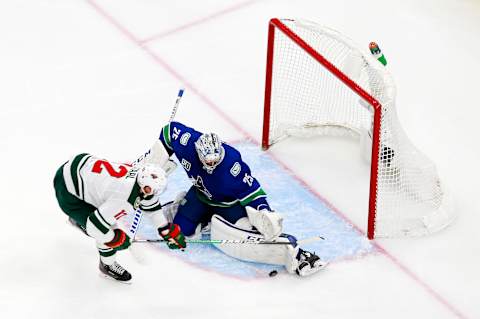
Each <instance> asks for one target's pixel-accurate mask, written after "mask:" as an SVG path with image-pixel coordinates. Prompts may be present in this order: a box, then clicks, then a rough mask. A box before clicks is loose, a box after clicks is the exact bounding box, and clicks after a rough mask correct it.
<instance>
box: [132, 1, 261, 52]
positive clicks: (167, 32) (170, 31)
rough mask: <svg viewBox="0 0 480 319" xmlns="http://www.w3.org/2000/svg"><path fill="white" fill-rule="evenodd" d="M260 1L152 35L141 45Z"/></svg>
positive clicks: (243, 3) (246, 3)
mask: <svg viewBox="0 0 480 319" xmlns="http://www.w3.org/2000/svg"><path fill="white" fill-rule="evenodd" d="M258 1H259V0H250V1H245V2H241V3H237V4H236V5H233V6H231V7H228V8H225V9H223V10H221V11H218V12H215V13H212V14H210V15H208V16H205V17H203V18H200V19H198V20H195V21H191V22H189V23H186V24H184V25H181V26H178V27H176V28H173V29H170V30H167V31H163V32H161V33H158V34H156V35H152V36H150V37H148V38H145V39H143V40H140V43H142V44H145V43H149V42H152V41H155V40H159V39H162V38H164V37H167V36H169V35H172V34H174V33H177V32H179V31H183V30H185V29H188V28H191V27H193V26H196V25H199V24H202V23H205V22H207V21H210V20H213V19H215V18H218V17H220V16H223V15H226V14H228V13H231V12H234V11H237V10H239V9H242V8H244V7H247V6H249V5H252V4H254V3H256V2H258Z"/></svg>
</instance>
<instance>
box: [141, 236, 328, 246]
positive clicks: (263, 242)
mask: <svg viewBox="0 0 480 319" xmlns="http://www.w3.org/2000/svg"><path fill="white" fill-rule="evenodd" d="M319 240H325V238H324V237H322V236H313V237H310V238H305V239H302V240H297V244H299V245H300V244H308V243H311V242H315V241H319ZM164 241H165V240H163V239H161V238H156V239H134V240H133V241H132V243H161V242H164ZM185 241H186V242H187V243H188V244H215V245H225V244H251V245H292V243H291V242H278V241H267V240H250V239H241V240H237V239H186V240H185Z"/></svg>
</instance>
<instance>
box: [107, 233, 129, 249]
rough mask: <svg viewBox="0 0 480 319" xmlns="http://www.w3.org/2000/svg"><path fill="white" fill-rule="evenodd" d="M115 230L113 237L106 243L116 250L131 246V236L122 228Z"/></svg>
mask: <svg viewBox="0 0 480 319" xmlns="http://www.w3.org/2000/svg"><path fill="white" fill-rule="evenodd" d="M113 232H114V233H115V235H114V236H113V239H112V240H111V241H109V242H108V243H105V245H106V246H108V247H110V248H112V249H114V250H123V249H127V248H128V247H129V246H130V237H128V235H127V234H125V232H124V231H123V230H121V229H114V230H113Z"/></svg>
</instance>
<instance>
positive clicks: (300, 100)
mask: <svg viewBox="0 0 480 319" xmlns="http://www.w3.org/2000/svg"><path fill="white" fill-rule="evenodd" d="M281 23H283V24H284V25H285V26H286V27H287V28H288V29H290V30H291V31H293V33H295V34H296V35H297V36H299V37H300V38H301V39H302V40H303V41H305V42H306V43H307V44H308V45H309V46H310V47H312V48H313V49H314V50H315V51H316V52H318V53H319V54H321V55H322V56H323V57H324V58H326V60H328V61H329V62H330V63H331V64H333V65H334V66H335V67H336V68H337V69H339V70H340V71H341V72H342V73H343V74H345V75H346V76H347V77H349V78H350V79H351V80H353V81H354V82H355V83H356V84H357V85H358V86H359V87H360V88H362V89H363V90H364V91H366V92H367V93H369V94H370V95H371V96H372V97H373V98H375V99H376V100H377V101H378V102H379V103H380V104H381V110H382V113H381V121H380V127H378V128H373V126H372V119H373V112H374V108H373V107H372V106H371V105H370V104H369V103H368V102H366V101H364V100H363V99H362V98H361V97H360V96H359V95H358V93H356V92H354V91H353V90H352V89H350V88H349V87H348V86H347V85H345V84H344V83H343V82H342V81H340V80H339V78H338V77H337V76H335V75H333V74H332V73H331V72H330V71H329V70H328V69H327V68H326V67H325V66H324V65H322V64H321V63H319V62H318V61H317V60H316V59H314V58H313V57H312V56H311V55H310V54H308V53H307V52H306V50H305V49H304V48H302V47H301V46H300V45H299V44H297V43H296V42H295V41H294V40H292V39H291V38H290V37H288V36H287V35H286V34H284V33H283V32H282V31H281V30H279V29H276V30H275V33H274V34H275V35H274V50H273V66H272V85H271V99H270V120H269V123H270V129H269V138H268V144H269V145H271V144H274V143H276V142H278V141H280V140H281V139H283V138H285V137H287V136H289V135H296V136H312V135H317V134H325V135H338V134H342V135H345V134H349V135H352V136H356V137H360V138H359V140H361V141H362V145H363V146H362V147H363V148H367V149H368V150H369V152H368V151H367V152H366V154H367V156H368V155H370V157H371V150H372V148H371V143H372V142H371V136H372V130H374V129H375V130H378V132H379V134H380V143H379V154H378V163H377V164H375V163H374V164H373V165H374V166H375V167H374V168H375V169H376V171H377V177H378V178H377V181H378V182H377V191H376V194H373V195H375V200H376V202H375V210H374V212H370V214H372V213H375V223H374V225H375V226H374V227H375V229H374V234H375V237H395V236H418V235H424V234H428V233H431V232H434V231H437V230H439V229H441V228H443V227H445V226H446V225H448V224H449V223H450V222H451V221H452V220H453V219H454V214H453V208H452V207H451V199H450V197H449V195H448V193H447V192H446V190H445V188H444V185H443V184H442V183H441V181H440V180H439V177H438V175H437V172H436V168H435V165H434V164H433V163H432V161H431V160H430V159H428V158H427V157H426V156H425V155H423V154H422V153H421V152H420V151H419V150H417V149H416V148H415V147H414V146H413V144H412V143H411V142H410V141H409V139H408V137H407V136H406V135H405V133H404V132H403V130H402V128H401V126H400V123H399V121H398V118H397V113H396V110H395V94H396V90H395V85H394V83H393V79H392V77H391V75H390V74H389V73H388V71H387V69H386V67H384V66H383V65H382V64H381V63H379V62H378V61H377V60H376V59H374V58H373V57H372V56H371V54H370V53H368V54H367V53H363V52H362V50H360V49H358V46H357V45H356V44H354V43H353V42H352V41H351V40H350V39H348V38H346V37H345V36H343V35H341V34H340V33H338V32H336V31H334V30H331V29H329V28H325V27H322V26H319V25H317V24H314V23H312V22H307V21H299V20H281Z"/></svg>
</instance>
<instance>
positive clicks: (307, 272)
mask: <svg viewBox="0 0 480 319" xmlns="http://www.w3.org/2000/svg"><path fill="white" fill-rule="evenodd" d="M327 265H328V262H326V261H323V260H318V261H317V262H316V263H315V267H313V268H311V267H308V269H307V267H304V268H303V269H302V270H301V271H299V274H298V275H299V276H300V277H306V276H311V275H313V274H315V273H317V272H319V271H320V270H322V269H324V268H325V267H327Z"/></svg>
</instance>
